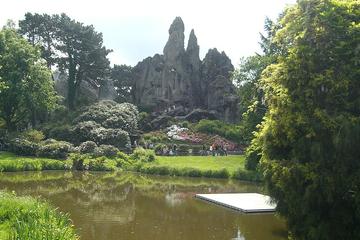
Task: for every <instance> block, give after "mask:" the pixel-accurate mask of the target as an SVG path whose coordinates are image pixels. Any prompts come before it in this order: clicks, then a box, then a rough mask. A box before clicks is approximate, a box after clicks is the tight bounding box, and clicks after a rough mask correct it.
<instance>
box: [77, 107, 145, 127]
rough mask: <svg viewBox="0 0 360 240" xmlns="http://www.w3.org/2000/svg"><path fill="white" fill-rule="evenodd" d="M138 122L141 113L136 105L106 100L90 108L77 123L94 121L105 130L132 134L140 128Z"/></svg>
mask: <svg viewBox="0 0 360 240" xmlns="http://www.w3.org/2000/svg"><path fill="white" fill-rule="evenodd" d="M138 120H139V111H138V109H137V107H136V106H135V105H133V104H131V103H120V104H119V103H116V102H114V101H110V100H104V101H100V102H98V103H96V104H94V105H92V106H90V107H89V108H88V109H87V111H85V112H84V113H83V114H81V115H80V116H79V117H78V118H77V119H76V120H75V121H76V122H77V123H79V122H85V121H94V122H96V123H97V124H100V125H101V126H102V127H105V128H113V129H122V130H124V131H126V132H129V133H132V132H135V131H136V130H137V128H138Z"/></svg>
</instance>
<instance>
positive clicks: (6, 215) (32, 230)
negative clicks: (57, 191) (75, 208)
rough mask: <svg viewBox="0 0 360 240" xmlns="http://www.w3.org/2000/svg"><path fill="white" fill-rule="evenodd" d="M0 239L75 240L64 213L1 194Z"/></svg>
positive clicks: (27, 199) (46, 204)
mask: <svg viewBox="0 0 360 240" xmlns="http://www.w3.org/2000/svg"><path fill="white" fill-rule="evenodd" d="M0 219H1V221H0V239H4V240H5V239H23V240H26V239H31V240H43V239H51V240H74V239H78V237H77V236H76V234H75V230H74V228H73V227H72V223H71V221H70V219H69V217H68V215H67V214H63V213H61V212H58V211H57V210H55V209H54V208H53V207H52V206H50V205H49V204H48V203H46V202H42V201H39V200H37V199H34V198H31V197H17V196H15V195H13V194H9V193H4V192H0Z"/></svg>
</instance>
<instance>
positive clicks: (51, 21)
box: [19, 13, 111, 110]
mask: <svg viewBox="0 0 360 240" xmlns="http://www.w3.org/2000/svg"><path fill="white" fill-rule="evenodd" d="M19 26H20V32H21V33H22V34H23V35H25V36H27V38H28V40H29V41H30V42H31V43H33V44H40V45H41V46H42V49H43V55H44V58H45V59H46V60H47V63H48V66H50V67H51V66H54V65H55V64H56V65H57V67H58V68H59V69H60V70H61V71H63V72H65V73H66V74H67V76H68V81H67V83H68V84H67V85H68V87H67V98H66V101H67V104H68V107H69V109H70V110H73V109H75V107H76V103H77V97H78V94H79V88H80V84H81V82H82V81H87V82H89V83H90V85H92V86H94V87H96V88H98V87H99V84H100V81H101V79H104V78H105V77H106V75H107V74H108V70H109V60H108V59H107V55H108V54H109V53H110V52H111V51H110V50H108V49H106V48H105V47H104V46H103V38H102V34H101V33H98V32H96V31H95V29H94V27H93V26H92V25H89V26H86V25H84V24H83V23H80V22H76V21H75V20H72V19H70V18H69V17H68V16H67V15H66V14H61V15H51V16H49V15H47V14H43V15H39V14H34V15H33V14H31V13H27V14H26V15H25V19H24V20H22V21H20V23H19Z"/></svg>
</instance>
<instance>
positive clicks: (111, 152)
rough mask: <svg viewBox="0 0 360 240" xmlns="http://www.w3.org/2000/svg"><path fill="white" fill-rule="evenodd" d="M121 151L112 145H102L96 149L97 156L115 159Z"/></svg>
mask: <svg viewBox="0 0 360 240" xmlns="http://www.w3.org/2000/svg"><path fill="white" fill-rule="evenodd" d="M118 152H119V149H118V148H116V147H114V146H112V145H100V146H99V147H97V148H96V149H95V156H105V157H108V158H114V157H116V156H117V155H118Z"/></svg>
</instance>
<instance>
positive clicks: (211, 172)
mask: <svg viewBox="0 0 360 240" xmlns="http://www.w3.org/2000/svg"><path fill="white" fill-rule="evenodd" d="M244 164H245V157H244V155H232V156H216V157H214V156H172V157H165V156H157V157H156V160H155V161H154V162H151V163H145V164H143V165H140V166H138V167H137V168H135V169H133V170H135V171H138V172H143V173H147V174H157V175H172V176H187V177H210V178H234V179H239V180H248V181H261V179H262V177H261V176H260V174H259V173H258V172H255V171H248V170H246V169H245V167H244Z"/></svg>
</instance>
